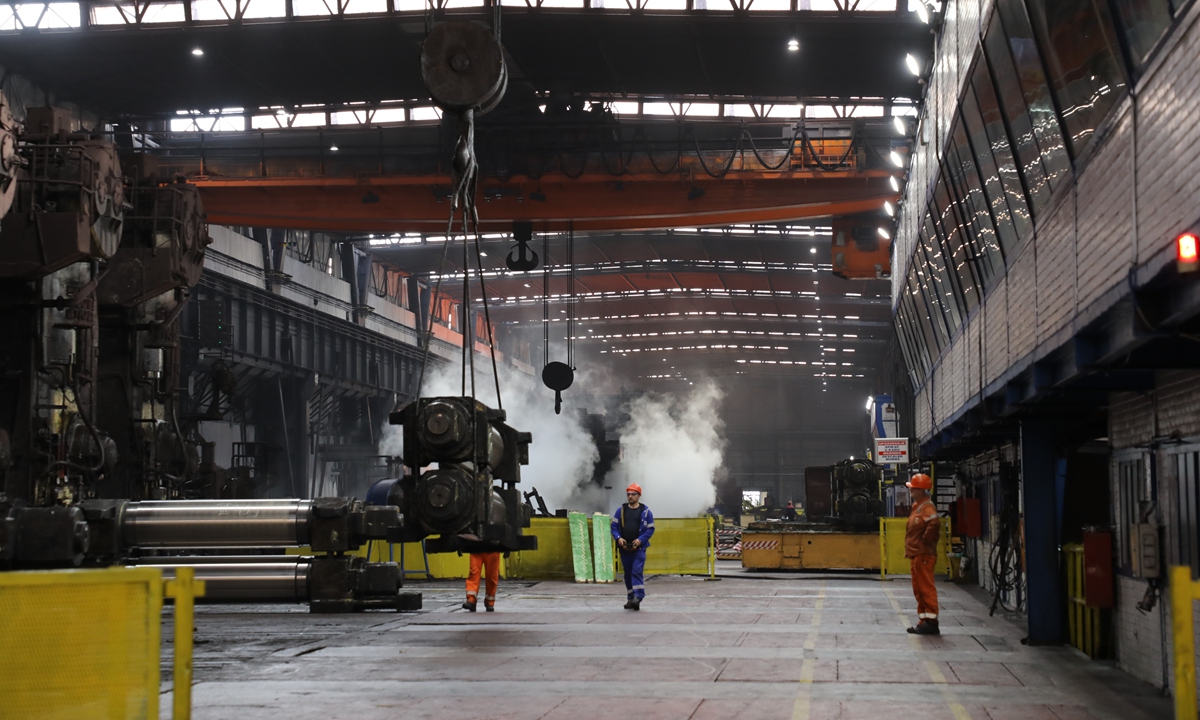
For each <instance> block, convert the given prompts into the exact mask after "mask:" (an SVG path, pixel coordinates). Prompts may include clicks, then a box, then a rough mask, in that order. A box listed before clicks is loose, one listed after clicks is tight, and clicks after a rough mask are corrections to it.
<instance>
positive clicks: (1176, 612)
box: [1169, 565, 1200, 720]
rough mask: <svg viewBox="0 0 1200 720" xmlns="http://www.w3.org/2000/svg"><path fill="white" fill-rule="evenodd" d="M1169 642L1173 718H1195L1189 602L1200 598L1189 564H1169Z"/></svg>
mask: <svg viewBox="0 0 1200 720" xmlns="http://www.w3.org/2000/svg"><path fill="white" fill-rule="evenodd" d="M1170 572H1171V574H1170V578H1169V580H1170V583H1171V638H1172V639H1171V642H1172V647H1173V648H1174V655H1175V720H1197V708H1196V634H1195V633H1196V618H1195V615H1194V614H1193V612H1192V603H1193V602H1194V601H1196V600H1200V582H1197V581H1195V580H1192V569H1191V568H1190V567H1186V566H1182V565H1176V566H1174V567H1172V568H1171V571H1170Z"/></svg>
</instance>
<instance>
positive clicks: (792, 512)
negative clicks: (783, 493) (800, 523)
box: [783, 500, 797, 520]
mask: <svg viewBox="0 0 1200 720" xmlns="http://www.w3.org/2000/svg"><path fill="white" fill-rule="evenodd" d="M796 518H797V515H796V506H795V505H794V504H793V503H792V501H791V500H788V504H787V507H786V508H784V511H783V519H784V520H795V519H796Z"/></svg>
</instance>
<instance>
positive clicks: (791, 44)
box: [788, 38, 800, 52]
mask: <svg viewBox="0 0 1200 720" xmlns="http://www.w3.org/2000/svg"><path fill="white" fill-rule="evenodd" d="M788 51H789V52H799V51H800V41H799V40H797V39H796V38H792V39H791V40H788Z"/></svg>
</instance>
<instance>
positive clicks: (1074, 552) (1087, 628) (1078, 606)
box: [1063, 543, 1103, 658]
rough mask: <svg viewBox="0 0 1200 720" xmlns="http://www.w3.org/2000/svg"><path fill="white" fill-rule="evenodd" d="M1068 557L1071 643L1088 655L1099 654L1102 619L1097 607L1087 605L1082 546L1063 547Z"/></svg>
mask: <svg viewBox="0 0 1200 720" xmlns="http://www.w3.org/2000/svg"><path fill="white" fill-rule="evenodd" d="M1063 553H1064V554H1065V555H1066V558H1067V625H1068V626H1069V628H1070V630H1069V633H1070V636H1071V645H1073V646H1075V647H1076V648H1079V650H1080V651H1081V652H1083V653H1085V654H1086V655H1087V656H1088V657H1092V658H1094V657H1096V655H1098V654H1099V653H1100V631H1101V628H1102V624H1103V623H1102V619H1101V611H1100V608H1094V607H1088V604H1087V595H1086V594H1085V586H1084V582H1085V580H1084V578H1085V575H1084V568H1083V545H1081V544H1077V543H1076V544H1069V545H1064V546H1063Z"/></svg>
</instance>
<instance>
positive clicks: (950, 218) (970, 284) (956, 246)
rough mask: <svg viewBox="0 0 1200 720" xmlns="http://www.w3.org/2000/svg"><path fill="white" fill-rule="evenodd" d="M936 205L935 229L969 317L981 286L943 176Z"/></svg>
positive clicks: (935, 191)
mask: <svg viewBox="0 0 1200 720" xmlns="http://www.w3.org/2000/svg"><path fill="white" fill-rule="evenodd" d="M939 175H940V174H939ZM933 202H934V203H935V204H936V206H937V210H938V216H937V217H936V218H934V220H935V222H934V226H935V227H936V228H937V230H938V231H939V232H940V233H941V235H942V242H943V244H944V245H945V246H946V251H947V252H948V253H949V255H948V257H947V260H948V261H949V265H950V272H951V273H952V274H953V275H954V278H955V280H956V281H957V283H958V285H959V287H960V288H961V290H962V298H963V302H964V303H965V304H966V307H965V312H963V315H966V314H968V313H970V312H971V311H972V310H974V309H975V306H976V305H978V304H979V283H978V278H977V276H976V275H975V268H974V262H973V258H972V257H971V255H970V254H969V252H968V248H967V247H966V246H965V245H964V243H965V238H964V237H963V233H962V228H961V225H962V221H961V219H960V218H959V217H958V212H957V208H955V207H954V205H952V204H951V203H950V194H949V191H948V190H947V188H946V182H945V178H944V177H941V178H940V179H939V180H938V183H937V186H936V187H935V188H934V190H933Z"/></svg>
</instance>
